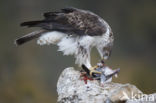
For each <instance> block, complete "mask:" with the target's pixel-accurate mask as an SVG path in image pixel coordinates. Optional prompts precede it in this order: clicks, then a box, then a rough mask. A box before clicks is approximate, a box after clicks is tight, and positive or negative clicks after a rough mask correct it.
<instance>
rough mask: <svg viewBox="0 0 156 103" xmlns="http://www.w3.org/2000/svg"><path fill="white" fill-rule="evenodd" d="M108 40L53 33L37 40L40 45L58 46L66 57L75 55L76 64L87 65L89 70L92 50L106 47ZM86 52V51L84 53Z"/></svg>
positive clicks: (97, 37)
mask: <svg viewBox="0 0 156 103" xmlns="http://www.w3.org/2000/svg"><path fill="white" fill-rule="evenodd" d="M106 39H107V38H106V37H105V36H104V38H102V37H99V36H96V37H92V36H87V35H85V36H74V37H73V36H69V35H68V34H65V33H62V32H58V31H52V32H48V33H45V34H43V35H42V36H41V37H39V39H38V40H37V44H39V45H49V44H56V45H57V46H58V51H62V52H63V54H64V55H74V56H75V58H76V60H75V63H76V64H78V65H79V66H81V65H82V64H85V65H86V66H87V67H88V68H90V67H91V63H90V50H91V48H92V47H93V46H96V47H101V46H105V44H107V43H106V41H107V40H106ZM83 50H84V51H83ZM84 53H85V55H84Z"/></svg>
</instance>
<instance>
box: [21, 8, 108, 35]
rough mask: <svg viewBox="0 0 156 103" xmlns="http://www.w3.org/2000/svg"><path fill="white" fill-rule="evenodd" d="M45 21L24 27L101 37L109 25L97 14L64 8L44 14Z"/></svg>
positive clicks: (34, 22) (29, 23)
mask: <svg viewBox="0 0 156 103" xmlns="http://www.w3.org/2000/svg"><path fill="white" fill-rule="evenodd" d="M44 17H45V19H44V20H41V21H30V22H24V23H22V24H21V25H22V26H29V27H34V26H37V27H41V28H43V29H46V30H57V31H62V32H66V33H68V34H77V35H90V36H100V35H102V34H104V33H105V32H106V31H107V27H106V26H107V25H108V24H107V23H106V22H104V20H103V19H102V18H101V17H99V16H97V15H96V14H94V13H92V12H90V11H85V10H81V9H77V8H64V9H61V10H60V11H57V12H47V13H44Z"/></svg>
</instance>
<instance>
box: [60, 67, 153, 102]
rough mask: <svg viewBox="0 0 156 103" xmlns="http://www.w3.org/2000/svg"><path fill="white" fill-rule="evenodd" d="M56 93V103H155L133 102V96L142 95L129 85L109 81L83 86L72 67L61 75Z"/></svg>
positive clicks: (94, 82) (93, 81)
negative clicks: (102, 83)
mask: <svg viewBox="0 0 156 103" xmlns="http://www.w3.org/2000/svg"><path fill="white" fill-rule="evenodd" d="M57 92H58V103H155V102H142V101H141V102H140V101H139V102H138V101H133V99H134V98H132V96H133V95H143V93H142V92H141V91H140V90H139V89H138V88H137V87H136V86H134V85H131V84H119V83H113V82H111V81H110V80H109V82H106V83H105V84H104V85H102V86H101V83H100V82H99V81H98V80H92V81H90V80H88V82H87V84H85V82H84V81H83V80H82V79H81V77H80V72H79V71H77V70H75V69H74V68H72V67H69V68H66V69H64V70H63V72H62V73H61V75H60V77H59V79H58V82H57ZM154 95H156V94H154ZM137 99H138V98H137Z"/></svg>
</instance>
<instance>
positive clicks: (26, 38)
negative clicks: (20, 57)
mask: <svg viewBox="0 0 156 103" xmlns="http://www.w3.org/2000/svg"><path fill="white" fill-rule="evenodd" d="M45 32H46V30H38V31H34V32H31V33H29V34H27V35H25V36H22V37H20V38H18V39H16V40H15V44H16V45H17V46H18V45H22V44H24V43H26V42H28V41H30V40H32V39H35V38H38V37H40V36H41V35H42V34H43V33H45Z"/></svg>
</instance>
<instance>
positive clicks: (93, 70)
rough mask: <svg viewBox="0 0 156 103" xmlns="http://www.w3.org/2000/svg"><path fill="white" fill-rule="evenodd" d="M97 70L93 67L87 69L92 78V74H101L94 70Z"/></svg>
mask: <svg viewBox="0 0 156 103" xmlns="http://www.w3.org/2000/svg"><path fill="white" fill-rule="evenodd" d="M97 68H98V66H97V65H96V66H94V67H91V68H89V70H90V76H92V74H93V73H96V74H101V72H99V71H97V70H96V69H97Z"/></svg>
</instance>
